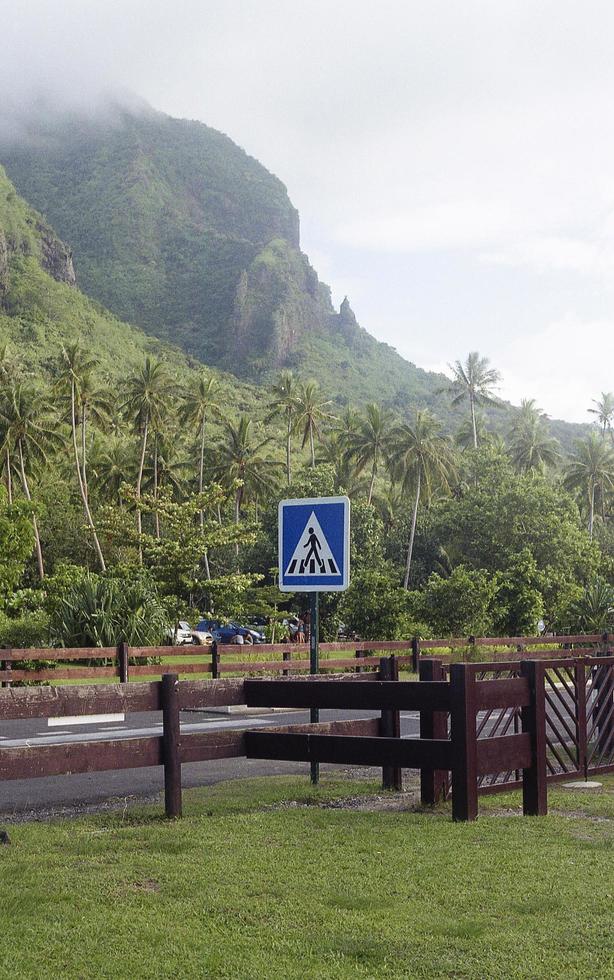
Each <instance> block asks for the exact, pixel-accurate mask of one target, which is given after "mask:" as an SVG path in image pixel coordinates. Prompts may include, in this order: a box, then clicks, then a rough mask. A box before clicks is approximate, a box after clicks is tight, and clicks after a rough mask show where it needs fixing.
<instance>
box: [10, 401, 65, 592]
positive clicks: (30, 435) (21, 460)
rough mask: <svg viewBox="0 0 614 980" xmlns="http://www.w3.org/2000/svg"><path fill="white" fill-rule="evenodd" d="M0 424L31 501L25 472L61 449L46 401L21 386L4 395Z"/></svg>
mask: <svg viewBox="0 0 614 980" xmlns="http://www.w3.org/2000/svg"><path fill="white" fill-rule="evenodd" d="M0 423H1V424H2V429H3V432H4V441H5V445H8V446H9V447H10V448H11V450H12V452H14V453H15V454H16V456H17V460H18V466H19V476H20V479H21V485H22V487H23V492H24V495H25V497H26V499H27V500H28V501H31V500H32V493H31V489H30V483H29V480H28V469H30V468H31V466H32V465H33V463H34V462H35V461H40V462H42V463H46V462H47V460H48V453H49V450H50V449H52V448H53V447H59V446H61V445H63V439H62V437H61V435H60V434H59V432H58V428H57V423H56V422H55V420H54V419H53V418H52V416H51V406H50V402H49V399H48V398H47V397H46V396H45V394H44V393H43V392H41V391H40V390H38V389H37V388H34V387H33V386H32V385H29V384H23V383H21V382H19V383H17V384H16V385H14V386H12V387H11V389H10V390H9V391H8V392H7V393H6V395H5V398H4V399H3V401H2V405H1V407H0ZM32 528H33V531H34V541H35V548H36V561H37V565H38V573H39V577H40V578H41V580H42V579H44V577H45V565H44V562H43V551H42V547H41V540H40V533H39V529H38V521H37V519H36V514H35V513H33V514H32Z"/></svg>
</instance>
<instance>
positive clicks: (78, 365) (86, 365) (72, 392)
mask: <svg viewBox="0 0 614 980" xmlns="http://www.w3.org/2000/svg"><path fill="white" fill-rule="evenodd" d="M95 363H96V362H95V360H94V358H92V357H90V356H89V355H88V354H87V353H86V352H85V351H84V350H83V349H82V348H81V347H80V346H79V344H78V343H74V344H69V345H68V346H67V347H63V348H62V364H61V367H60V376H59V382H58V386H59V387H60V388H65V389H67V391H68V393H69V398H70V402H69V406H70V431H71V434H72V445H73V453H74V458H75V469H76V471H77V482H78V484H79V493H80V494H81V501H82V503H83V510H84V513H85V519H86V521H87V524H88V526H89V528H90V531H91V533H92V539H93V541H94V548H95V551H96V555H97V557H98V563H99V565H100V569H101V571H103V572H104V571H106V565H105V560H104V556H103V554H102V548H101V547H100V541H99V540H98V535H97V533H96V527H95V525H94V519H93V517H92V512H91V510H90V506H89V501H88V499H87V491H86V489H85V482H84V479H83V471H82V469H81V465H82V464H81V461H80V460H79V450H78V448H77V411H78V408H77V400H78V396H79V392H80V390H81V386H82V383H83V380H84V378H85V377H87V376H89V375H90V372H91V370H92V368H93V367H94V365H95ZM91 383H92V382H91V378H89V380H88V382H87V384H89V385H90V386H91ZM84 431H85V429H84ZM83 466H84V468H85V441H84V442H83Z"/></svg>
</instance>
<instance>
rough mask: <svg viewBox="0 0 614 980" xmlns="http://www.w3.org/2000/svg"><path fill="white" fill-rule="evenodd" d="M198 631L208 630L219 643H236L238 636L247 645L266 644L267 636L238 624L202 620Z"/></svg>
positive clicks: (216, 620)
mask: <svg viewBox="0 0 614 980" xmlns="http://www.w3.org/2000/svg"><path fill="white" fill-rule="evenodd" d="M196 629H197V630H198V631H199V632H200V631H204V630H207V631H208V632H209V633H212V634H213V639H214V640H217V642H218V643H235V642H236V641H235V637H236V636H237V635H239V636H242V637H243V641H244V642H246V643H264V642H265V636H264V633H261V632H260V631H259V630H255V629H252V628H251V627H249V626H238V625H237V623H222V622H221V620H219V619H202V620H201V621H200V623H199V624H198V626H197V627H196Z"/></svg>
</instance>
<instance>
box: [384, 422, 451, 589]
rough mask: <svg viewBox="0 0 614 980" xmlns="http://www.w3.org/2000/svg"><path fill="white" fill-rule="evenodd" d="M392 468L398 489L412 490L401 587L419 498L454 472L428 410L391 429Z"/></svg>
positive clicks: (437, 425) (446, 445)
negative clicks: (412, 497)
mask: <svg viewBox="0 0 614 980" xmlns="http://www.w3.org/2000/svg"><path fill="white" fill-rule="evenodd" d="M390 465H391V470H392V472H393V474H394V475H395V476H397V477H398V478H399V479H400V483H401V489H402V490H403V491H404V492H405V493H413V494H414V505H413V510H412V518H411V530H410V534H409V542H408V545H407V561H406V564H405V579H404V582H403V587H404V588H405V589H407V588H409V573H410V569H411V559H412V554H413V550H414V538H415V535H416V522H417V520H418V507H419V506H420V498H421V496H422V494H424V495H425V496H426V497H427V499H429V498H430V496H431V494H432V492H433V490H434V489H435V488H436V487H441V488H443V489H447V488H449V485H450V480H451V479H452V477H453V474H454V472H455V466H454V459H453V455H452V449H451V446H450V443H449V440H448V439H447V438H446V437H445V436H442V435H441V424H440V422H439V421H438V419H436V418H435V417H434V416H433V415H431V413H430V412H429V411H428V410H426V409H424V410H417V411H416V413H415V417H414V419H413V421H412V422H403V423H402V424H401V425H399V426H398V427H397V429H396V431H395V433H394V440H393V450H392V453H391V463H390Z"/></svg>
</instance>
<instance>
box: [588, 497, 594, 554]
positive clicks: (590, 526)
mask: <svg viewBox="0 0 614 980" xmlns="http://www.w3.org/2000/svg"><path fill="white" fill-rule="evenodd" d="M594 519H595V484H594V483H593V484H592V486H591V496H590V504H589V512H588V536H589V538H590V539H591V541H592V540H593V521H594Z"/></svg>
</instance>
